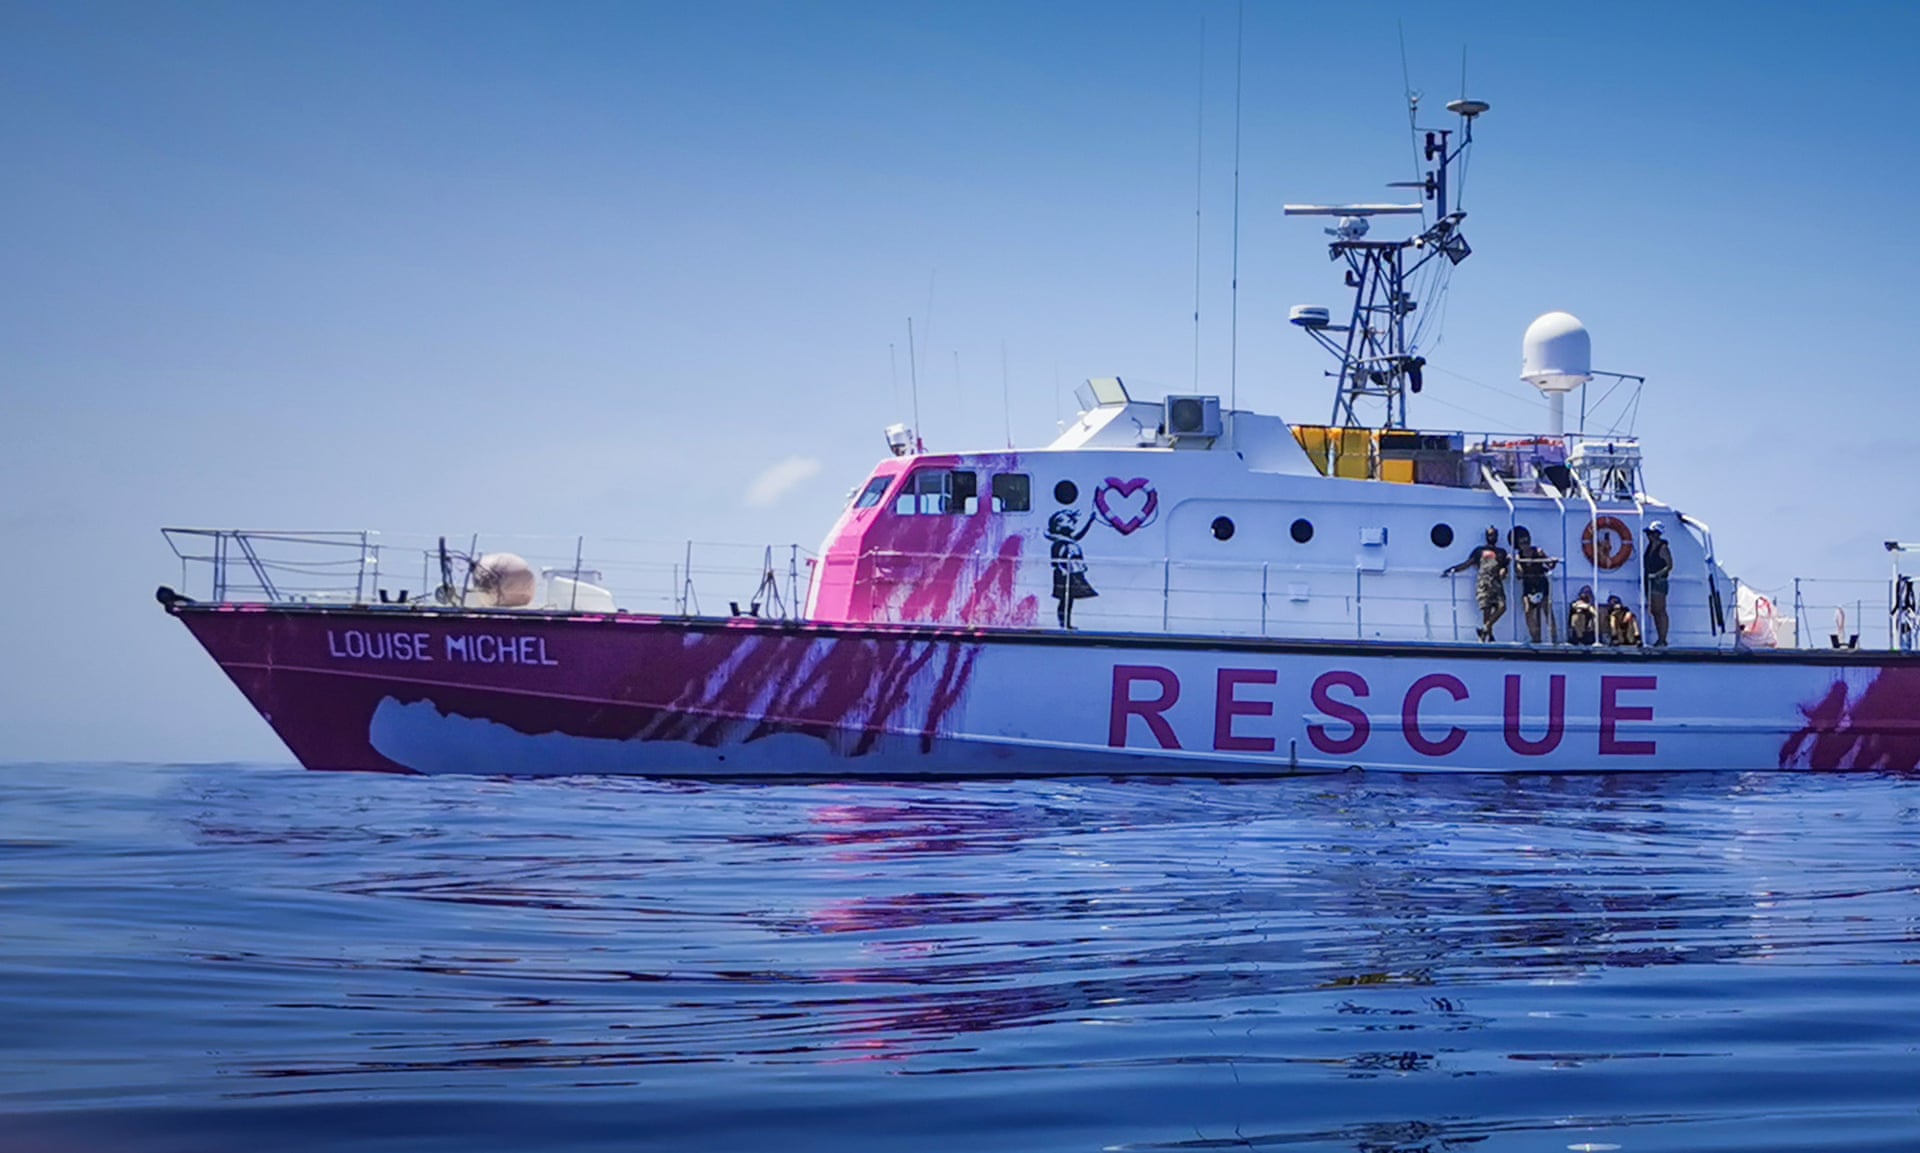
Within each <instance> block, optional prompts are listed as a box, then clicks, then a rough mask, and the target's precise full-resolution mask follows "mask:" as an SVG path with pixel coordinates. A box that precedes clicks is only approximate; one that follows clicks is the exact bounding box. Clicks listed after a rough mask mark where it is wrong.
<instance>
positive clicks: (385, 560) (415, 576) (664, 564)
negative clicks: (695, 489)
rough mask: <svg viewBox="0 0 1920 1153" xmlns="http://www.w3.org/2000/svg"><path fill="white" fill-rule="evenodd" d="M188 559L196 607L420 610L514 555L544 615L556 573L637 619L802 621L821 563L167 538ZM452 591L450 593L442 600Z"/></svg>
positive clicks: (295, 537)
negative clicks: (501, 555) (482, 566)
mask: <svg viewBox="0 0 1920 1153" xmlns="http://www.w3.org/2000/svg"><path fill="white" fill-rule="evenodd" d="M161 533H162V535H163V536H164V537H165V539H166V542H167V544H168V546H169V547H170V548H171V549H172V550H173V554H174V556H175V558H177V559H178V561H179V563H180V587H179V588H178V589H177V590H176V591H178V592H180V593H182V594H184V595H186V596H189V597H193V598H195V599H204V600H212V601H219V602H251V603H265V604H338V605H382V604H384V605H418V604H445V603H455V604H458V603H462V601H463V600H464V599H465V596H464V594H465V593H467V592H468V591H469V576H470V573H469V567H470V566H469V564H468V562H469V559H478V558H479V557H480V556H482V555H484V554H487V553H498V552H507V553H513V554H514V555H516V556H519V557H520V558H521V559H523V560H525V561H526V562H527V563H528V565H529V566H530V567H531V568H532V569H533V570H534V571H535V573H537V574H539V575H540V576H541V578H542V580H541V581H540V584H539V591H538V592H537V593H536V603H535V605H534V606H533V607H547V608H556V609H566V608H570V607H573V606H571V605H569V604H568V603H566V598H567V594H566V593H564V592H563V593H561V594H559V600H558V603H555V602H553V601H550V600H548V599H546V598H547V597H548V591H549V590H550V589H553V588H569V587H570V586H565V585H555V584H553V583H552V578H554V577H565V578H572V579H573V580H578V581H585V582H586V583H588V584H591V585H597V586H600V587H603V588H606V589H608V590H609V591H610V592H611V593H612V594H613V597H614V600H615V603H616V604H618V605H619V607H620V608H621V609H622V610H624V611H628V612H636V613H650V614H659V615H674V616H697V615H703V614H704V615H712V616H718V615H726V614H730V613H732V612H733V611H735V606H736V605H737V607H738V611H739V612H741V613H757V614H758V615H761V616H768V617H781V618H797V617H799V616H800V615H801V613H802V611H803V610H804V609H805V599H806V595H807V589H808V585H809V582H810V581H811V579H812V573H813V565H814V560H815V558H814V555H813V553H812V552H810V551H809V550H807V549H805V548H802V547H801V546H799V545H795V544H787V545H773V546H768V545H745V544H734V543H729V542H723V541H686V540H683V541H661V540H641V539H631V538H605V539H596V540H592V541H589V540H588V539H587V538H585V537H577V536H570V537H556V536H524V535H523V536H507V535H488V536H477V535H473V534H467V535H462V536H457V537H456V536H452V535H449V536H447V537H445V538H444V540H445V556H446V561H447V563H446V565H445V566H444V567H443V565H442V559H441V558H442V546H441V540H442V538H439V537H436V536H430V535H427V534H421V533H413V534H385V533H378V532H372V531H354V532H286V531H278V530H255V529H201V528H167V529H162V530H161ZM443 586H450V587H449V589H448V592H447V593H444V594H443V593H442V591H441V590H442V588H443Z"/></svg>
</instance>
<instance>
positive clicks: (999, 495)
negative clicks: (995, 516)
mask: <svg viewBox="0 0 1920 1153" xmlns="http://www.w3.org/2000/svg"><path fill="white" fill-rule="evenodd" d="M992 508H993V511H995V512H1030V511H1032V509H1033V478H1032V477H1030V476H1028V475H1027V474H1026V473H1024V472H1003V473H998V474H996V475H995V476H994V478H993V505H992Z"/></svg>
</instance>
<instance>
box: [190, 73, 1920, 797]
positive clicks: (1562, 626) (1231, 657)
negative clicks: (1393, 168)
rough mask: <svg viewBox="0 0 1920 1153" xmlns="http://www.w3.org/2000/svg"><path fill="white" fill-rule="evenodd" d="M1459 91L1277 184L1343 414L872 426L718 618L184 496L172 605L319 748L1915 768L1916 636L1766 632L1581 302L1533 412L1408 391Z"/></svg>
mask: <svg viewBox="0 0 1920 1153" xmlns="http://www.w3.org/2000/svg"><path fill="white" fill-rule="evenodd" d="M1448 107H1449V111H1451V112H1452V113H1454V114H1455V115H1456V116H1457V117H1458V122H1457V127H1456V128H1453V129H1449V130H1436V131H1434V132H1430V133H1428V135H1427V145H1426V157H1427V160H1428V161H1429V163H1430V164H1431V165H1432V168H1431V171H1430V172H1429V173H1428V174H1427V175H1426V176H1425V178H1424V179H1423V180H1421V181H1419V182H1417V183H1415V184H1414V185H1412V187H1413V188H1415V189H1417V190H1418V191H1419V199H1418V200H1417V201H1416V202H1414V203H1411V204H1371V203H1364V204H1334V205H1290V206H1288V209H1287V210H1288V212H1289V213H1292V214H1295V215H1301V216H1307V217H1314V218H1324V219H1329V220H1331V221H1333V224H1332V226H1331V227H1330V228H1328V229H1327V232H1328V235H1329V236H1330V238H1331V239H1330V242H1329V246H1328V248H1329V256H1330V257H1331V259H1332V261H1333V262H1334V263H1335V265H1336V266H1337V267H1339V268H1341V269H1342V271H1343V274H1344V276H1343V281H1344V284H1345V286H1346V288H1347V289H1348V290H1350V291H1351V292H1352V294H1353V303H1352V307H1351V308H1350V309H1348V310H1346V311H1345V313H1344V315H1342V316H1339V317H1337V318H1336V316H1335V315H1334V313H1333V310H1331V309H1328V308H1324V307H1315V306H1302V307H1300V308H1296V309H1294V310H1293V313H1292V315H1291V316H1290V318H1289V319H1290V321H1291V322H1292V323H1293V324H1294V325H1295V326H1296V327H1298V328H1300V329H1302V330H1303V331H1304V332H1305V333H1306V334H1307V335H1308V336H1309V337H1310V338H1311V339H1313V340H1315V341H1317V342H1318V343H1320V344H1321V345H1322V346H1324V347H1325V348H1326V349H1327V350H1328V351H1329V352H1330V353H1331V354H1332V355H1333V356H1334V358H1335V361H1336V364H1337V368H1336V370H1335V371H1333V372H1331V373H1329V376H1330V378H1331V379H1332V380H1333V382H1334V392H1335V396H1334V404H1333V408H1332V412H1331V416H1330V419H1329V420H1328V422H1327V423H1324V424H1307V423H1298V422H1289V421H1287V420H1284V419H1281V418H1280V417H1277V416H1272V415H1267V414H1263V413H1259V412H1255V411H1250V410H1246V409H1241V408H1237V407H1235V406H1234V405H1233V404H1232V403H1231V402H1230V401H1229V403H1226V404H1223V403H1222V398H1221V397H1220V396H1218V395H1212V394H1207V393H1201V392H1195V393H1191V394H1178V395H1170V396H1166V397H1163V398H1154V399H1147V398H1137V397H1135V396H1134V395H1133V394H1132V393H1131V392H1130V390H1129V389H1128V388H1127V387H1126V385H1125V384H1124V383H1123V382H1122V381H1121V380H1120V379H1119V378H1117V377H1108V378H1097V379H1092V380H1089V381H1087V382H1086V384H1085V385H1084V386H1083V389H1082V411H1081V412H1080V415H1079V417H1078V419H1077V420H1076V421H1075V422H1074V423H1073V424H1072V425H1071V426H1069V427H1067V428H1066V429H1065V430H1064V431H1063V432H1062V433H1061V434H1060V435H1059V436H1058V437H1057V438H1056V439H1055V440H1054V441H1053V442H1052V443H1050V444H1048V445H1046V446H1044V447H1039V448H1033V449H1027V450H1005V451H1000V450H995V451H985V452H957V453H939V452H927V451H925V450H924V449H923V448H922V447H921V445H920V441H919V437H918V434H917V432H916V431H915V430H911V429H906V428H904V427H902V426H895V428H893V429H890V430H889V434H888V443H889V448H890V454H889V455H888V456H887V457H885V458H884V459H883V460H882V461H881V462H880V463H879V464H878V465H877V466H876V467H875V468H874V469H873V470H872V471H871V473H870V474H869V475H868V476H867V477H866V478H865V480H864V481H863V482H862V483H861V484H859V485H858V486H857V487H856V488H855V489H854V490H853V493H852V495H851V497H850V499H849V501H848V503H847V506H846V508H845V509H844V511H843V512H842V513H841V515H840V516H839V518H838V520H837V521H836V522H835V524H834V525H833V526H832V527H831V529H830V530H829V532H828V534H827V536H826V537H825V539H824V541H823V542H822V544H821V545H820V547H819V549H818V550H817V552H810V553H808V554H807V555H806V556H805V557H804V558H803V557H802V555H801V552H800V550H798V549H797V548H795V549H791V550H788V551H786V552H785V553H784V554H782V555H779V556H776V554H775V553H774V552H773V551H772V550H768V551H767V552H766V553H765V554H764V555H763V556H762V557H761V558H760V560H759V563H758V564H757V565H755V566H753V568H752V570H751V572H752V576H753V577H755V578H757V579H758V582H759V583H758V585H757V586H755V589H754V591H752V592H750V593H748V592H746V590H745V589H744V588H743V589H741V590H740V591H741V592H742V593H745V595H744V596H742V597H741V598H740V599H738V600H734V601H732V602H731V604H730V609H731V612H730V613H729V614H728V615H726V616H724V617H716V616H708V615H704V614H702V613H700V612H699V611H698V606H697V601H696V598H695V597H694V595H693V593H692V588H693V584H692V582H693V572H694V566H693V557H692V553H691V551H689V552H688V554H687V556H686V558H685V564H684V567H683V566H681V565H679V564H676V565H675V566H674V571H673V577H672V580H673V585H674V587H675V592H674V596H673V600H672V604H671V606H661V607H657V608H656V607H653V606H644V605H639V604H636V603H635V601H634V600H633V599H631V597H632V594H631V592H629V591H627V590H623V589H622V588H621V587H620V586H619V584H618V582H617V581H610V580H607V579H606V577H605V576H604V574H603V571H602V569H603V567H605V566H604V564H603V558H601V557H598V556H594V557H591V558H590V557H589V556H588V555H587V554H586V550H585V548H584V544H576V546H575V548H574V549H573V550H572V555H571V557H568V556H566V555H564V553H563V554H562V555H559V556H556V557H546V558H534V559H535V560H536V561H537V560H545V561H548V562H550V563H545V564H536V563H531V562H530V561H529V560H528V559H527V558H525V557H523V556H520V555H511V554H508V553H506V552H503V551H493V552H488V553H482V552H481V550H480V548H479V546H478V542H477V540H470V541H469V542H468V544H467V546H466V547H464V548H461V547H457V546H455V547H450V546H449V545H448V543H447V542H446V541H445V540H444V539H443V540H440V541H437V542H432V543H430V544H428V545H425V546H423V547H420V548H418V549H417V550H415V552H417V559H418V562H419V570H418V576H417V578H412V579H411V584H410V588H409V586H408V585H407V584H405V583H398V574H400V573H404V574H407V575H408V576H409V577H411V574H412V573H413V572H414V569H413V562H414V557H413V554H410V553H405V552H404V550H400V549H396V548H394V547H392V546H389V545H386V544H384V543H381V542H380V541H378V540H376V539H374V538H370V537H368V536H367V535H365V534H361V535H359V536H358V537H357V540H356V538H355V537H354V536H352V535H347V536H340V537H324V536H318V535H315V534H269V533H234V532H206V533H187V532H183V531H181V530H170V534H169V539H170V540H172V541H173V542H174V543H175V547H176V552H177V553H178V554H179V555H180V556H181V557H182V560H183V568H191V567H192V563H191V562H200V563H201V565H202V567H204V568H205V569H206V570H207V571H209V572H210V573H211V574H212V578H213V579H212V582H211V584H212V587H211V589H210V592H211V594H212V595H210V596H208V597H206V598H205V599H197V598H196V597H195V596H190V595H186V594H183V593H180V592H175V591H174V590H171V589H163V590H162V593H161V600H162V602H163V603H164V604H166V606H167V608H168V609H169V611H170V612H172V613H174V614H175V615H176V616H178V617H180V618H181V619H182V620H183V621H184V622H185V623H186V624H187V625H188V627H189V628H190V629H192V630H193V632H194V633H195V635H196V637H198V639H199V640H200V641H201V643H202V644H203V645H205V647H206V648H207V649H208V651H209V652H210V653H211V654H212V655H213V656H214V657H215V659H216V660H217V661H218V662H219V663H220V664H221V666H222V668H224V669H225V670H226V671H227V672H228V674H229V675H230V676H231V677H232V679H233V680H234V682H235V683H236V684H237V685H238V686H239V687H240V688H241V690H242V691H243V692H244V693H245V694H246V695H247V696H248V698H249V699H250V700H251V701H252V703H253V704H254V705H255V706H256V707H257V708H258V709H259V710H260V712H261V713H262V715H263V716H265V717H266V718H267V719H268V720H269V722H270V723H271V724H272V725H273V726H274V727H275V729H276V731H278V732H279V733H280V734H281V736H282V737H283V738H284V739H285V740H286V742H287V744H288V745H289V747H290V748H291V749H292V750H293V751H294V753H295V755H296V756H298V757H299V759H300V760H301V761H302V762H303V763H304V764H307V765H308V766H310V767H315V768H365V769H385V770H399V771H417V772H444V771H477V772H512V773H549V772H635V773H666V774H698V775H725V774H733V773H747V774H769V773H774V774H800V775H812V776H819V775H850V774H877V775H885V776H897V775H914V774H952V775H968V774H979V773H1011V772H1019V773H1061V772H1207V773H1228V774H1262V773H1275V774H1289V773H1299V772H1314V771H1332V770H1343V769H1347V768H1351V767H1356V766H1357V767H1366V768H1388V769H1398V770H1449V771H1485V770H1529V771H1540V770H1555V771H1581V770H1615V769H1654V770H1666V769H1770V768H1817V769H1840V768H1906V769H1911V768H1914V767H1916V765H1920V660H1917V659H1915V658H1913V657H1911V656H1910V655H1908V654H1907V653H1906V652H1898V653H1890V652H1880V653H1874V652H1867V651H1862V650H1859V649H1857V648H1855V647H1852V646H1851V645H1848V644H1845V643H1843V641H1842V639H1841V637H1840V636H1839V635H1836V637H1835V645H1836V647H1835V648H1833V649H1830V650H1826V651H1806V650H1782V649H1772V650H1768V646H1769V645H1771V644H1772V642H1773V639H1774V636H1773V631H1772V630H1773V626H1774V623H1775V622H1774V620H1773V619H1772V618H1770V617H1769V618H1766V619H1764V620H1763V619H1762V618H1763V614H1762V612H1761V610H1760V609H1759V608H1757V607H1755V606H1757V605H1758V604H1759V603H1761V602H1760V601H1759V600H1758V599H1757V598H1755V597H1753V596H1751V595H1749V593H1748V592H1747V591H1746V590H1740V589H1739V586H1738V585H1737V582H1736V581H1734V580H1733V579H1732V578H1731V577H1730V576H1729V574H1728V572H1727V571H1726V570H1725V569H1724V568H1722V566H1721V564H1720V563H1719V560H1718V559H1717V558H1716V556H1715V553H1714V549H1713V541H1712V536H1711V533H1710V531H1709V530H1708V528H1707V526H1706V524H1705V523H1704V522H1703V521H1702V520H1701V519H1700V518H1698V517H1697V516H1694V515H1691V514H1690V513H1687V512H1683V511H1682V510H1680V509H1678V508H1675V507H1672V506H1671V505H1669V504H1666V503H1664V502H1662V501H1660V500H1658V499H1657V498H1655V497H1653V496H1651V495H1649V494H1648V492H1647V491H1646V489H1647V486H1646V484H1645V480H1644V475H1643V471H1642V459H1641V446H1640V443H1639V441H1638V440H1637V439H1635V438H1634V437H1633V436H1631V435H1620V434H1619V430H1608V431H1607V432H1594V433H1590V432H1588V431H1587V429H1586V422H1585V420H1584V419H1582V420H1581V421H1580V423H1579V426H1578V427H1577V428H1576V429H1575V430H1573V431H1568V430H1567V428H1566V419H1565V407H1566V399H1567V398H1568V397H1569V396H1571V395H1573V394H1575V393H1576V392H1579V391H1580V390H1581V389H1583V388H1584V387H1585V385H1586V384H1587V382H1588V381H1590V380H1592V379H1593V378H1594V377H1595V376H1604V375H1608V374H1601V373H1596V372H1594V371H1593V369H1592V366H1591V363H1590V360H1591V346H1590V341H1589V339H1588V336H1587V333H1586V330H1585V329H1584V327H1582V326H1581V325H1580V324H1579V322H1578V321H1577V320H1575V319H1574V318H1573V317H1571V316H1568V315H1566V314H1564V313H1548V314H1546V315H1543V316H1542V317H1541V318H1540V319H1539V320H1538V321H1536V322H1535V323H1534V325H1533V326H1532V327H1531V328H1530V329H1529V330H1528V332H1527V334H1526V336H1525V338H1524V339H1523V341H1522V376H1523V378H1524V379H1526V380H1527V381H1528V382H1529V383H1531V384H1533V385H1534V386H1535V387H1537V388H1538V389H1539V390H1540V391H1541V393H1542V394H1543V396H1544V397H1545V398H1546V401H1547V404H1546V411H1547V414H1548V415H1547V421H1546V428H1545V430H1544V431H1542V432H1540V433H1538V434H1530V435H1515V434H1490V433H1469V432H1465V431H1461V430H1457V429H1433V428H1428V427H1422V426H1419V425H1416V424H1414V423H1412V422H1411V420H1410V410H1411V408H1412V405H1411V404H1410V397H1411V396H1412V395H1413V394H1417V393H1419V392H1420V391H1421V390H1422V389H1423V387H1424V384H1425V370H1426V359H1425V356H1424V355H1423V353H1422V348H1423V343H1422V342H1423V334H1424V332H1425V330H1424V328H1423V324H1424V320H1423V318H1424V317H1425V316H1431V315H1432V313H1431V311H1428V312H1427V313H1424V314H1423V313H1422V312H1421V311H1420V308H1421V298H1420V289H1421V288H1422V287H1423V286H1424V287H1425V288H1426V289H1429V290H1432V289H1438V288H1440V287H1443V286H1444V281H1445V277H1447V276H1448V275H1450V274H1451V271H1452V269H1453V268H1454V267H1456V266H1457V265H1459V264H1460V263H1461V262H1462V261H1463V260H1465V259H1466V257H1467V256H1468V255H1469V254H1470V252H1471V249H1470V248H1469V246H1468V245H1467V242H1466V239H1465V236H1464V233H1463V224H1464V221H1465V219H1466V217H1465V213H1464V212H1463V211H1462V210H1461V208H1460V205H1459V201H1458V196H1457V188H1458V185H1457V182H1456V181H1455V180H1454V179H1453V178H1452V173H1453V171H1454V166H1455V165H1456V164H1457V163H1459V162H1460V160H1461V159H1462V157H1463V156H1464V155H1465V152H1466V150H1467V148H1468V147H1469V145H1470V144H1471V142H1472V133H1473V127H1474V124H1475V121H1476V120H1477V118H1478V117H1479V116H1481V115H1482V114H1484V113H1485V112H1486V111H1487V105H1485V104H1484V103H1481V102H1478V101H1471V100H1459V101H1454V102H1453V103H1452V104H1450V105H1449V106H1448ZM1414 217H1418V218H1419V227H1418V228H1417V229H1415V230H1413V231H1412V232H1411V234H1410V235H1408V236H1406V237H1404V238H1400V239H1381V238H1379V237H1377V236H1375V235H1373V231H1374V229H1373V224H1372V222H1373V221H1374V220H1375V219H1378V218H1385V219H1388V220H1398V219H1403V218H1404V219H1407V220H1411V219H1413V218H1414ZM1336 320H1338V321H1339V322H1338V323H1336ZM1616 375H1617V374H1616ZM1628 379H1637V378H1628ZM1582 395H1584V394H1582ZM1890 547H1891V546H1890ZM356 549H357V552H356ZM402 555H405V556H406V557H407V559H406V560H405V561H404V562H403V563H400V564H396V563H394V562H395V561H396V559H398V558H399V557H400V556H402ZM1899 555H1900V554H1899V552H1896V553H1895V556H1896V559H1897V558H1898V556H1899ZM289 556H292V557H293V558H294V559H287V558H288V557H289ZM590 560H591V561H592V566H593V567H589V561H590ZM782 561H784V564H782V563H781V562H782ZM1529 566H1531V567H1529ZM187 575H190V574H187V573H183V580H184V579H185V577H186V576H187ZM290 575H291V576H292V577H294V578H297V579H294V580H290V579H289V577H290ZM348 577H351V578H352V579H351V581H348V580H347V579H346V578H348ZM330 579H331V582H332V583H331V585H330V586H329V587H328V588H325V589H321V590H317V591H316V590H314V589H311V588H300V589H295V588H294V587H293V585H294V584H297V583H300V581H309V582H310V581H313V580H318V581H320V583H322V584H326V583H328V581H329V580H330ZM1903 581H1904V578H1902V577H1900V575H1899V573H1898V571H1897V568H1896V573H1895V581H1894V583H1893V584H1892V585H1891V586H1890V589H1889V596H1890V604H1891V606H1892V609H1893V611H1894V612H1895V613H1896V614H1897V613H1898V611H1899V608H1900V605H1901V603H1902V600H1901V598H1902V596H1903V595H1904V596H1905V603H1906V604H1907V606H1908V617H1909V619H1908V623H1907V625H1906V626H1905V627H1903V628H1902V629H1900V630H1899V632H1900V636H1901V638H1903V639H1902V640H1901V643H1900V646H1899V647H1900V648H1901V649H1903V650H1904V649H1908V648H1910V647H1911V645H1912V643H1913V638H1914V636H1915V633H1916V631H1920V629H1916V627H1915V626H1916V625H1917V624H1920V612H1916V610H1913V608H1912V602H1913V600H1914V597H1913V593H1912V585H1911V583H1910V582H1906V583H1902V582H1903ZM349 584H351V591H348V588H347V586H348V585H349ZM185 587H186V589H187V593H188V594H197V593H198V592H199V589H197V588H195V587H193V586H191V585H190V584H189V585H187V586H185ZM1902 590H1904V594H1903V591H1902ZM742 605H744V606H745V607H744V608H742V607H741V606H742ZM1742 606H1746V607H1745V608H1744V609H1743V607H1742ZM1596 619H1597V621H1598V622H1599V623H1598V627H1597V628H1595V625H1594V622H1595V621H1596ZM1762 624H1765V625H1766V628H1765V629H1762V628H1761V627H1760V626H1761V625H1762ZM1845 632H1846V630H1845V629H1844V628H1839V629H1836V634H1843V633H1845Z"/></svg>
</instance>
